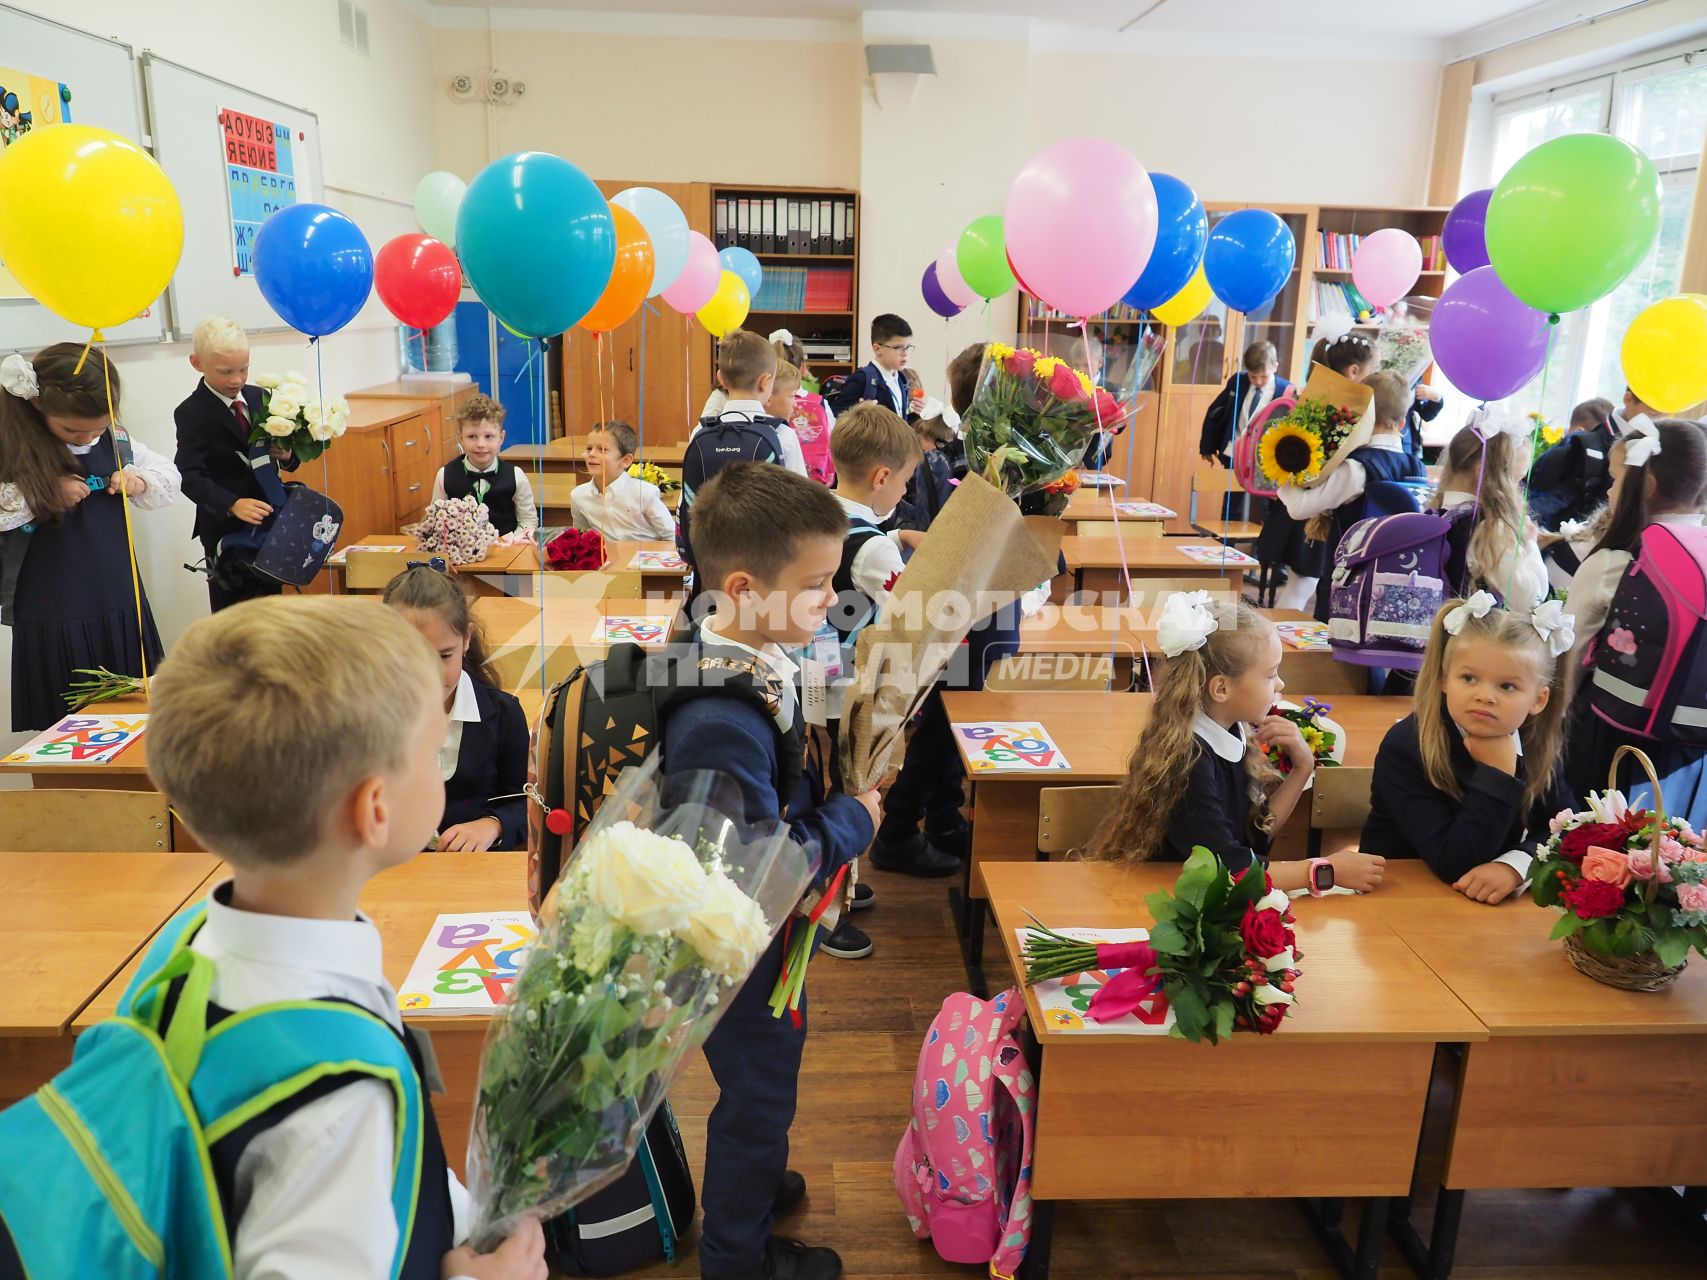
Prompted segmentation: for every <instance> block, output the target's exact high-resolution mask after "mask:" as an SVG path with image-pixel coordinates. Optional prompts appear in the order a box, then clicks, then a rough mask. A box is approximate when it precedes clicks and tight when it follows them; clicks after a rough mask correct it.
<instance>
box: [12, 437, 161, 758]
mask: <svg viewBox="0 0 1707 1280" xmlns="http://www.w3.org/2000/svg"><path fill="white" fill-rule="evenodd" d="M70 452H71V459H72V462H73V463H74V464H75V465H76V467H77V470H78V473H79V474H81V475H83V476H111V475H112V474H113V472H115V471H117V470H118V469H119V464H118V459H117V457H116V456H115V454H114V451H113V437H112V434H111V433H110V432H109V433H107V434H105V435H103V436H101V437H100V439H98V440H96V441H95V443H94V444H93V445H91V446H90V447H89V449H88V450H87V451H86V452H83V453H79V452H77V450H75V449H73V450H71V451H70ZM131 501H132V505H133V507H134V506H135V499H132V500H131ZM33 524H34V529H33V531H32V532H29V533H27V534H24V533H21V532H14V533H11V534H9V535H8V537H19V536H23V537H27V538H28V542H27V543H26V544H25V550H24V552H23V562H22V564H21V565H20V567H19V569H18V580H17V591H16V596H15V598H14V600H13V609H12V730H13V732H19V733H21V732H24V731H26V730H31V729H46V728H49V727H50V726H52V725H53V724H55V723H56V722H57V721H58V720H59V719H60V718H61V717H62V716H64V715H65V699H64V697H63V695H64V693H65V691H66V690H67V689H68V688H70V686H71V683H72V681H73V680H75V679H77V678H78V677H77V676H76V674H75V673H76V672H77V671H78V670H80V669H87V668H92V667H105V668H107V670H109V671H115V672H118V673H119V674H121V675H132V676H140V675H141V674H142V652H143V649H144V647H145V646H146V648H147V650H148V666H149V669H150V670H153V668H154V664H155V663H157V662H158V661H159V660H160V654H161V647H160V633H159V631H158V630H156V628H155V626H154V613H153V611H152V610H151V609H150V608H149V607H148V596H147V593H146V592H144V593H143V597H142V621H141V624H140V626H139V625H138V622H137V616H136V615H137V601H136V593H135V588H134V587H133V586H132V583H131V576H130V555H129V552H128V551H127V550H126V545H127V542H128V537H127V534H126V532H125V511H124V499H122V498H120V497H118V496H116V495H114V494H109V493H107V492H106V491H105V490H102V491H101V492H98V493H91V494H90V495H89V496H88V497H87V498H85V499H84V500H83V501H82V502H79V503H78V504H77V505H76V506H75V507H72V508H71V509H70V510H69V511H67V512H66V513H65V514H64V515H63V516H61V517H60V518H59V519H58V520H37V521H34V522H33Z"/></svg>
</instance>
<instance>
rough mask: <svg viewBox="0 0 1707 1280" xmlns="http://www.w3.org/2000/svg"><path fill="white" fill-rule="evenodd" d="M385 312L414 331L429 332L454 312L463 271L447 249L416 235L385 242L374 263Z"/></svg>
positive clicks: (432, 240) (427, 236)
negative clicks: (427, 330)
mask: <svg viewBox="0 0 1707 1280" xmlns="http://www.w3.org/2000/svg"><path fill="white" fill-rule="evenodd" d="M373 287H374V290H375V291H376V292H377V293H378V294H379V300H380V301H381V302H383V303H384V304H385V309H386V310H387V311H389V312H391V314H392V315H394V316H396V317H397V318H398V319H399V320H401V321H402V322H403V323H404V324H406V325H408V326H410V327H411V328H413V329H431V328H432V327H433V326H434V325H436V324H438V323H439V322H440V321H441V320H443V319H444V318H445V317H446V316H448V315H449V314H450V313H451V312H452V311H454V310H456V300H457V295H458V294H460V293H461V292H462V271H461V269H460V268H458V266H457V265H456V254H454V253H452V252H451V251H450V249H449V247H448V246H446V245H445V244H443V243H441V242H440V241H438V240H435V239H433V238H432V237H431V236H429V235H422V234H420V233H419V232H417V233H415V234H413V235H406V236H397V237H395V238H393V239H391V240H387V241H386V242H385V245H384V247H383V248H381V249H380V251H379V255H378V256H377V257H376V258H375V259H374V261H373Z"/></svg>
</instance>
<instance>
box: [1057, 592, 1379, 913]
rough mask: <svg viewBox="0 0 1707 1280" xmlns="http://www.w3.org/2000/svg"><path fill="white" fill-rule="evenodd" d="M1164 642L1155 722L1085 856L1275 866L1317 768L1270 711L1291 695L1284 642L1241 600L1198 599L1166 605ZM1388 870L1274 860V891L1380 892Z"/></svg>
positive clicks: (1366, 861)
mask: <svg viewBox="0 0 1707 1280" xmlns="http://www.w3.org/2000/svg"><path fill="white" fill-rule="evenodd" d="M1156 638H1157V643H1158V644H1159V646H1160V648H1161V650H1162V652H1163V654H1165V655H1166V657H1167V665H1166V666H1165V667H1163V669H1162V671H1161V673H1160V674H1159V675H1158V676H1157V677H1156V693H1155V700H1154V703H1153V705H1152V706H1151V708H1150V721H1149V723H1148V724H1146V725H1145V726H1144V731H1143V732H1142V733H1141V734H1140V735H1139V737H1138V745H1137V746H1136V747H1134V748H1133V750H1132V758H1131V762H1130V764H1129V765H1128V767H1127V774H1126V780H1125V781H1124V782H1123V783H1122V784H1121V787H1120V794H1119V796H1118V797H1117V798H1116V800H1115V803H1114V807H1113V809H1112V811H1111V812H1110V814H1109V816H1108V817H1107V818H1106V819H1105V820H1104V822H1103V824H1102V826H1101V827H1100V828H1099V829H1098V830H1097V833H1096V835H1095V836H1093V837H1092V839H1091V842H1090V845H1089V846H1088V848H1087V849H1086V854H1087V856H1089V857H1093V858H1101V859H1106V860H1110V861H1133V862H1136V861H1147V860H1149V859H1153V858H1160V859H1164V860H1168V861H1183V860H1184V859H1185V858H1186V857H1187V856H1188V855H1189V854H1190V853H1191V851H1192V848H1193V847H1194V846H1197V845H1202V846H1204V847H1205V848H1207V849H1209V850H1210V851H1211V852H1212V853H1214V854H1215V856H1216V857H1217V858H1219V859H1220V860H1221V862H1222V864H1223V865H1224V866H1225V867H1227V869H1228V870H1229V871H1232V872H1235V873H1237V872H1239V871H1242V870H1244V869H1245V868H1246V867H1249V866H1251V865H1252V863H1254V862H1263V861H1266V858H1267V854H1268V849H1269V843H1270V837H1271V835H1272V833H1273V832H1274V831H1275V830H1276V829H1278V828H1279V827H1280V826H1281V825H1283V824H1284V823H1285V821H1286V819H1287V818H1288V817H1290V816H1291V814H1292V810H1293V809H1294V808H1295V807H1296V806H1297V804H1298V800H1299V798H1300V797H1301V796H1302V795H1303V794H1304V788H1305V786H1306V784H1307V783H1308V782H1309V780H1310V777H1311V775H1312V774H1313V773H1314V771H1315V767H1316V761H1315V756H1314V755H1313V754H1312V753H1311V750H1310V748H1309V746H1308V745H1307V744H1306V743H1305V741H1304V738H1303V735H1302V734H1301V733H1300V732H1299V729H1298V726H1297V725H1296V724H1294V723H1293V722H1292V721H1290V720H1287V719H1286V718H1284V717H1283V716H1279V715H1272V714H1270V712H1271V710H1272V708H1273V707H1274V704H1275V700H1276V699H1277V698H1278V697H1279V696H1280V691H1281V690H1282V689H1283V688H1285V684H1284V682H1283V681H1282V680H1281V678H1280V656H1281V645H1280V637H1279V635H1277V634H1276V632H1275V630H1274V625H1273V624H1272V623H1271V622H1269V621H1268V619H1266V618H1264V617H1263V616H1262V615H1261V614H1260V613H1258V612H1257V611H1256V610H1255V609H1253V608H1251V607H1250V606H1249V605H1247V604H1244V603H1243V602H1242V601H1241V602H1237V603H1233V602H1218V601H1212V600H1211V599H1210V596H1209V593H1208V592H1207V591H1194V592H1189V593H1188V592H1176V593H1175V594H1173V595H1171V596H1169V597H1168V598H1167V600H1166V601H1165V602H1164V603H1163V605H1162V615H1161V621H1160V624H1159V626H1158V628H1157V637H1156ZM1271 747H1275V748H1279V749H1280V750H1281V751H1282V752H1284V753H1285V756H1286V758H1287V760H1288V761H1290V763H1291V769H1290V771H1289V772H1287V773H1286V774H1285V775H1284V776H1283V775H1282V774H1281V772H1280V771H1279V770H1278V769H1276V768H1275V767H1274V766H1273V765H1272V764H1270V763H1269V761H1268V758H1267V755H1266V754H1265V752H1266V750H1267V749H1268V748H1271ZM1384 864H1385V859H1383V858H1381V857H1380V856H1378V855H1374V854H1368V853H1361V852H1358V851H1356V850H1347V851H1345V852H1343V853H1337V854H1334V855H1333V856H1332V857H1328V858H1313V859H1310V860H1308V861H1296V862H1276V863H1271V864H1269V867H1268V871H1269V875H1270V876H1271V877H1272V878H1273V880H1274V884H1275V887H1276V888H1279V889H1287V890H1292V889H1308V890H1310V892H1311V893H1312V894H1315V895H1318V896H1319V895H1320V894H1322V893H1325V892H1326V891H1327V890H1328V889H1330V888H1332V887H1334V886H1335V885H1341V886H1344V887H1347V888H1351V889H1358V890H1369V889H1373V888H1375V887H1377V886H1378V885H1379V884H1380V883H1381V877H1382V873H1383V868H1384Z"/></svg>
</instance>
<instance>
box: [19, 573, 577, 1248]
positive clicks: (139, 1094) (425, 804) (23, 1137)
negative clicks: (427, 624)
mask: <svg viewBox="0 0 1707 1280" xmlns="http://www.w3.org/2000/svg"><path fill="white" fill-rule="evenodd" d="M148 728H149V744H148V769H149V776H150V778H151V780H152V781H153V782H154V784H155V785H156V786H157V787H159V788H160V790H161V792H162V793H163V794H164V795H165V796H166V797H167V799H168V801H169V803H170V804H171V805H172V808H173V810H174V812H176V813H177V814H178V815H179V816H180V817H181V818H182V820H183V821H184V823H185V825H186V826H188V827H189V828H190V830H192V831H193V832H194V833H195V835H196V837H197V839H198V840H200V841H201V843H202V844H203V845H204V846H205V847H206V848H207V849H209V850H211V851H213V852H214V853H216V854H217V856H219V857H221V858H223V859H224V860H225V861H226V863H227V864H228V865H229V866H230V868H231V874H230V877H229V878H228V879H226V880H225V881H223V882H222V883H221V884H219V885H218V886H217V887H215V888H214V889H213V891H212V892H211V893H210V894H209V895H208V898H207V900H206V901H205V902H204V903H201V904H198V905H197V906H195V907H193V908H191V909H190V910H189V911H186V912H185V913H183V914H182V915H180V916H179V917H178V918H177V919H175V920H173V921H171V922H169V923H168V924H167V925H166V927H165V928H164V929H163V930H162V931H161V934H160V936H159V938H158V940H157V941H156V943H155V944H154V947H153V948H152V950H151V951H150V953H149V955H148V957H147V958H146V959H145V961H144V963H143V965H142V967H141V969H140V970H139V977H138V980H137V981H136V982H134V983H133V984H132V987H131V990H130V991H129V992H127V993H126V995H125V997H124V999H123V1000H122V1001H121V1003H120V1006H119V1017H117V1018H113V1019H109V1020H108V1021H106V1022H103V1023H101V1024H100V1025H99V1026H97V1027H95V1028H94V1029H92V1030H91V1031H89V1032H88V1033H86V1034H85V1035H84V1036H83V1037H82V1038H81V1039H80V1040H79V1042H78V1047H77V1055H76V1057H75V1059H74V1060H73V1063H72V1066H71V1067H70V1068H69V1069H68V1070H67V1071H65V1072H63V1073H61V1075H60V1076H59V1077H57V1078H56V1079H55V1080H54V1081H53V1082H52V1083H51V1084H50V1085H48V1086H44V1087H43V1089H42V1090H40V1091H39V1092H38V1093H37V1094H36V1095H34V1096H33V1097H32V1098H30V1099H28V1100H26V1101H25V1102H23V1103H20V1104H19V1105H18V1106H17V1107H15V1108H13V1109H12V1110H11V1111H9V1112H7V1113H6V1114H5V1115H4V1116H3V1117H0V1135H4V1138H3V1141H4V1145H5V1147H6V1149H8V1150H24V1149H26V1148H27V1149H28V1150H30V1152H31V1159H30V1160H29V1161H27V1162H26V1161H8V1162H7V1165H8V1166H10V1167H9V1168H6V1169H0V1225H3V1226H4V1228H5V1230H0V1273H9V1272H8V1265H7V1264H8V1262H12V1263H15V1264H18V1266H19V1267H21V1269H22V1270H24V1271H25V1272H26V1273H27V1274H32V1275H50V1274H51V1275H73V1274H75V1275H96V1274H99V1275H102V1276H108V1277H120V1276H131V1275H149V1276H153V1275H159V1274H171V1275H192V1274H193V1275H202V1274H207V1275H212V1274H235V1275H237V1276H240V1277H243V1276H259V1275H268V1276H285V1275H290V1276H309V1275H312V1276H315V1277H317V1278H318V1280H328V1278H331V1277H352V1278H353V1277H363V1278H369V1277H374V1278H377V1277H391V1276H402V1277H439V1276H441V1275H444V1276H462V1277H480V1278H482V1280H486V1278H490V1280H511V1278H512V1277H513V1278H517V1280H520V1278H522V1277H528V1278H530V1280H533V1278H537V1280H544V1277H545V1275H546V1268H545V1261H544V1256H543V1239H542V1236H541V1232H540V1228H539V1225H538V1223H536V1222H531V1221H530V1222H529V1223H527V1224H526V1225H525V1226H524V1227H521V1228H519V1229H518V1230H517V1231H516V1232H515V1233H514V1234H513V1235H512V1236H511V1237H510V1238H509V1239H508V1240H507V1241H506V1242H505V1243H504V1244H503V1245H502V1246H501V1247H500V1248H499V1249H498V1251H497V1252H496V1253H493V1254H491V1255H486V1256H480V1255H476V1254H475V1253H474V1252H473V1251H472V1250H470V1249H466V1248H453V1247H452V1246H453V1244H454V1243H455V1242H456V1241H457V1240H458V1239H460V1238H461V1237H462V1235H463V1234H464V1233H465V1231H466V1222H465V1219H466V1216H467V1213H466V1202H467V1193H466V1192H465V1191H464V1190H463V1189H462V1187H461V1185H460V1184H459V1183H458V1182H457V1180H456V1178H455V1176H454V1175H452V1174H451V1173H450V1171H449V1170H448V1168H447V1167H446V1164H445V1156H444V1149H443V1147H442V1146H441V1145H440V1142H439V1136H438V1130H437V1127H436V1126H435V1124H434V1122H433V1117H432V1110H431V1106H430V1104H429V1103H428V1100H427V1089H426V1088H425V1086H424V1084H423V1081H422V1078H421V1059H420V1055H419V1051H418V1050H417V1049H416V1048H415V1047H414V1045H413V1044H412V1043H410V1042H408V1041H407V1038H406V1036H405V1034H404V1030H403V1025H402V1022H401V1019H400V1018H399V1016H398V1011H397V995H396V993H395V992H394V991H393V990H392V988H391V986H390V985H389V984H388V983H387V982H386V980H385V974H384V970H383V968H382V965H381V956H380V937H379V931H378V930H377V929H376V928H375V927H374V925H373V922H372V921H371V920H369V919H368V917H367V916H365V915H363V914H362V913H361V912H360V910H359V909H358V906H357V904H358V902H359V900H360V898H361V894H362V891H363V889H364V888H365V887H366V885H367V882H368V881H369V880H370V879H372V878H373V877H374V876H375V875H377V874H378V873H379V872H381V871H384V870H386V869H387V868H389V867H394V866H397V865H399V864H401V863H404V862H407V861H408V860H409V859H411V858H412V857H414V856H415V855H416V853H418V852H419V851H420V850H421V849H422V848H424V847H425V846H426V843H427V841H428V840H429V839H430V838H431V837H432V835H433V827H434V824H435V823H436V821H437V815H438V813H439V812H440V810H441V808H442V807H443V798H444V783H443V781H442V778H441V774H440V770H439V751H440V748H441V747H442V746H443V744H444V737H445V712H444V708H443V695H442V690H441V688H440V684H439V680H438V675H437V667H436V659H435V656H434V654H433V652H432V650H431V649H430V648H429V647H428V646H427V644H426V642H425V641H423V640H422V639H421V637H420V634H419V633H418V632H417V631H416V630H415V629H414V628H413V627H411V626H410V625H409V624H408V622H406V621H405V620H404V619H403V617H402V616H401V615H400V614H398V613H397V612H395V611H394V610H391V609H388V608H386V607H385V606H384V605H382V604H380V603H379V602H378V601H377V600H373V601H364V600H351V599H349V598H347V597H343V598H340V597H325V596H301V597H296V596H292V597H285V598H270V599H265V600H254V601H249V602H246V603H244V604H240V605H237V606H235V607H233V608H231V609H227V610H224V611H222V612H220V613H217V614H215V615H213V616H212V617H211V618H207V619H204V620H202V621H200V622H197V623H195V624H194V625H192V626H191V627H190V628H189V629H188V630H187V631H185V633H184V635H183V638H182V639H181V640H179V641H178V643H177V645H176V646H175V647H174V648H173V650H172V654H171V656H170V657H169V658H167V660H166V661H165V662H164V663H163V664H162V666H161V668H160V671H159V673H158V674H157V675H156V677H155V679H154V683H153V688H152V690H151V698H150V721H149V726H148ZM151 975H152V977H151ZM162 1041H163V1045H162ZM186 1091H187V1093H186ZM191 1100H193V1104H194V1109H193V1110H192V1109H191V1106H190V1103H191ZM67 1115H69V1117H70V1119H69V1120H68V1119H67V1118H66V1116H67ZM49 1117H51V1122H49V1120H48V1118H49ZM198 1117H200V1118H198ZM73 1122H75V1123H73ZM204 1125H205V1126H206V1127H205V1128H204ZM139 1126H145V1128H146V1131H142V1130H141V1129H140V1128H139ZM14 1144H17V1145H14ZM204 1161H205V1164H204V1163H203V1162H204ZM56 1168H57V1169H60V1170H62V1172H61V1173H60V1175H59V1176H57V1177H55V1176H51V1171H53V1170H55V1169H56ZM74 1168H75V1169H76V1170H77V1172H72V1170H73V1169H74ZM110 1184H116V1186H114V1185H110ZM72 1223H75V1224H76V1227H75V1230H68V1229H67V1227H68V1224H72ZM227 1242H229V1243H227ZM8 1245H10V1248H11V1250H12V1256H11V1257H10V1258H8V1253H7V1249H8ZM216 1250H217V1252H216ZM221 1255H223V1256H221Z"/></svg>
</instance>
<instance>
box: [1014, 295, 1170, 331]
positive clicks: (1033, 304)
mask: <svg viewBox="0 0 1707 1280" xmlns="http://www.w3.org/2000/svg"><path fill="white" fill-rule="evenodd" d="M1025 318H1026V319H1027V320H1030V321H1036V322H1038V323H1042V322H1043V321H1045V320H1047V321H1048V322H1049V323H1051V324H1055V323H1058V322H1059V323H1063V324H1065V323H1075V324H1076V323H1077V322H1078V321H1079V320H1080V319H1081V318H1082V317H1080V316H1070V315H1068V314H1067V313H1066V312H1065V311H1057V310H1055V308H1053V307H1046V306H1044V305H1043V303H1042V301H1041V300H1040V299H1038V298H1034V297H1033V296H1032V295H1030V294H1026V295H1025ZM1144 318H1145V314H1144V312H1142V311H1140V310H1139V309H1138V308H1137V307H1129V306H1127V305H1126V304H1125V303H1124V302H1117V303H1115V304H1114V305H1113V306H1112V307H1110V308H1109V309H1108V310H1107V311H1104V312H1101V313H1099V314H1097V315H1094V316H1092V317H1090V322H1091V323H1092V324H1093V325H1094V324H1096V323H1097V322H1098V321H1099V320H1119V321H1137V320H1142V319H1144Z"/></svg>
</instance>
